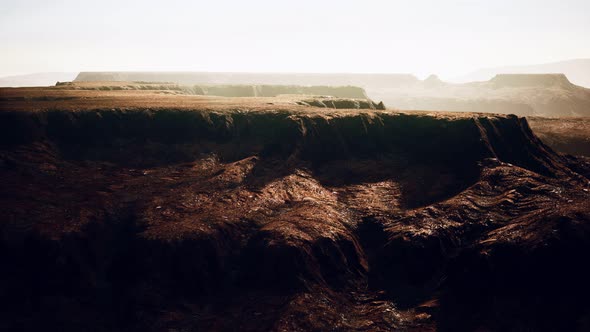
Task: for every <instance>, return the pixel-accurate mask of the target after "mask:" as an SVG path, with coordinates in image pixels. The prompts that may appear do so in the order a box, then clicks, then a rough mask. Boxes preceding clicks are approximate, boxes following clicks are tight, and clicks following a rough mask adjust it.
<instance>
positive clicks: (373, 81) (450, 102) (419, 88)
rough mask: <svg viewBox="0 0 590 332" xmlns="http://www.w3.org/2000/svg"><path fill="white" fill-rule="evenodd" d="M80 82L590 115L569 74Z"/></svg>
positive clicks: (183, 76)
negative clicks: (460, 79)
mask: <svg viewBox="0 0 590 332" xmlns="http://www.w3.org/2000/svg"><path fill="white" fill-rule="evenodd" d="M76 81H79V82H91V81H128V82H130V81H133V82H173V83H176V84H183V85H193V86H194V85H199V86H202V87H203V89H202V92H200V91H197V90H198V89H196V90H195V92H194V93H196V94H211V95H218V96H239V97H244V96H260V97H264V96H269V97H272V96H276V95H279V94H313V95H330V96H334V97H339V98H355V99H371V100H377V101H383V102H384V103H385V104H386V105H387V106H388V107H391V108H394V109H405V110H430V111H456V112H480V113H504V114H517V115H521V116H530V115H534V116H545V117H562V116H578V117H579V116H590V89H586V88H583V87H580V86H577V85H574V84H572V83H571V82H570V81H569V80H568V78H567V77H566V76H565V75H564V74H498V75H496V76H495V77H494V78H492V79H491V80H489V81H483V82H471V83H464V84H453V83H448V82H444V81H441V80H440V79H439V78H438V77H437V76H435V75H432V76H430V77H428V78H427V79H425V80H420V79H418V78H416V77H415V76H413V75H409V74H317V73H309V74H305V73H206V72H81V73H80V74H79V75H78V77H77V78H76ZM214 85H221V86H220V87H215V86H214ZM230 85H231V87H230ZM239 85H242V86H239ZM365 91H366V93H365Z"/></svg>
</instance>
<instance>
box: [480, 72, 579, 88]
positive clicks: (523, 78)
mask: <svg viewBox="0 0 590 332" xmlns="http://www.w3.org/2000/svg"><path fill="white" fill-rule="evenodd" d="M490 83H491V84H493V85H494V86H496V87H552V86H561V87H564V88H567V87H571V86H572V83H571V82H570V81H569V80H568V79H567V77H566V76H565V75H564V74H498V75H496V76H494V78H492V79H491V80H490Z"/></svg>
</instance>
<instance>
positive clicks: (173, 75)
mask: <svg viewBox="0 0 590 332" xmlns="http://www.w3.org/2000/svg"><path fill="white" fill-rule="evenodd" d="M75 81H76V82H96V81H141V82H173V83H177V84H224V85H227V84H231V85H235V84H247V85H304V86H309V85H330V86H346V85H355V86H360V87H362V88H382V87H401V86H408V85H413V84H416V83H419V80H418V78H416V76H414V75H411V74H338V73H327V74H325V73H213V72H81V73H79V74H78V76H77V77H76V79H75Z"/></svg>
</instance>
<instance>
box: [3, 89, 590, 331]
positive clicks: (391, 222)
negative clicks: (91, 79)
mask: <svg viewBox="0 0 590 332" xmlns="http://www.w3.org/2000/svg"><path fill="white" fill-rule="evenodd" d="M332 99H334V98H330V97H327V96H321V97H315V96H295V95H289V96H278V97H240V98H224V97H215V96H198V95H189V94H186V93H177V92H175V91H170V90H168V91H166V90H161V89H159V88H158V89H155V90H149V89H146V90H142V89H139V90H137V89H134V90H124V89H121V90H112V89H111V90H108V91H104V90H101V89H97V90H93V89H72V87H71V86H70V87H68V86H67V85H64V86H60V87H55V88H51V89H0V100H1V103H0V183H2V187H1V188H2V189H1V190H0V232H1V236H2V237H1V241H0V255H1V256H0V259H2V261H3V263H4V264H3V266H4V267H5V269H4V270H3V273H2V274H0V299H1V303H0V329H4V330H25V331H33V330H55V331H80V330H88V331H129V330H137V331H146V330H148V331H171V330H174V331H195V330H196V331H200V330H204V331H236V330H240V331H242V330H243V331H261V330H263V331H266V330H271V331H330V330H334V331H349V330H355V331H390V330H402V331H531V330H532V331H555V330H564V331H587V330H588V329H590V306H589V304H588V297H589V296H590V285H589V284H588V280H590V271H589V269H588V268H587V261H588V259H589V254H590V206H589V203H588V202H589V199H590V192H589V190H590V163H589V162H588V159H585V158H584V157H581V156H579V157H574V156H565V155H561V154H557V153H555V152H554V151H553V150H552V149H551V148H549V147H548V146H546V145H545V144H544V143H543V142H541V141H540V140H539V139H538V138H537V136H535V134H533V132H532V131H531V129H530V127H529V125H528V122H527V120H526V119H524V118H521V117H517V116H514V115H492V114H481V113H437V112H430V113H428V112H397V111H391V110H376V109H374V106H375V105H374V104H373V103H367V104H365V105H366V106H367V107H366V109H362V108H363V107H360V102H359V101H358V100H350V99H340V100H341V101H342V104H341V105H359V107H358V108H355V109H337V108H339V107H333V108H332V107H330V108H328V107H316V106H314V105H320V106H321V104H324V105H326V102H327V101H330V100H332ZM355 101H356V104H355ZM365 101H366V100H365ZM316 102H321V104H316ZM371 106H373V107H371Z"/></svg>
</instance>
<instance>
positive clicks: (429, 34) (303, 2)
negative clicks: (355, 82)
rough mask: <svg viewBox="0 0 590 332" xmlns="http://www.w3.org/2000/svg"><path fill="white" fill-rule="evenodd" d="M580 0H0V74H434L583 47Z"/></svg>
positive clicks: (586, 19)
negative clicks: (89, 72)
mask: <svg viewBox="0 0 590 332" xmlns="http://www.w3.org/2000/svg"><path fill="white" fill-rule="evenodd" d="M589 34H590V1H588V0H559V1H553V0H535V1H533V0H490V1H483V0H470V1H469V0H447V1H442V0H412V1H408V0H404V1H401V0H399V1H398V0H363V1H360V0H359V1H350V0H337V1H332V0H324V1H322V0H313V1H312V0H299V1H294V0H292V1H280V0H248V1H244V0H235V1H230V0H210V1H200V0H196V1H195V0H193V1H179V0H158V1H151V0H143V1H112V0H100V1H85V0H75V1H74V0H0V76H8V75H19V74H27V73H34V72H78V71H224V72H231V71H239V72H319V73H324V72H339V73H345V72H355V73H357V72H358V73H413V74H415V75H417V76H419V77H425V76H427V75H429V74H438V75H439V76H440V77H441V78H443V79H447V78H452V77H456V76H459V75H463V74H466V73H468V72H471V71H474V70H477V69H480V68H487V67H496V66H505V65H524V64H539V63H546V62H553V61H560V60H568V59H577V58H589V57H590V42H588V41H589V40H590V37H589Z"/></svg>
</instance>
